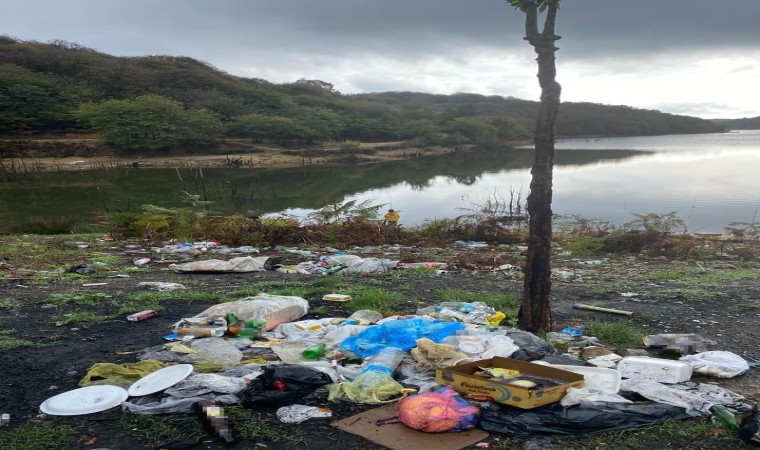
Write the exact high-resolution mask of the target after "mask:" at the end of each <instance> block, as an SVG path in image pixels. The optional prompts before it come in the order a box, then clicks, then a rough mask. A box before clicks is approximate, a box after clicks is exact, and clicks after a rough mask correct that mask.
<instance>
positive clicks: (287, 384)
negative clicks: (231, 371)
mask: <svg viewBox="0 0 760 450" xmlns="http://www.w3.org/2000/svg"><path fill="white" fill-rule="evenodd" d="M262 370H263V371H264V373H262V374H261V375H260V376H259V377H258V378H256V379H255V380H253V381H251V382H250V383H248V386H247V387H246V388H245V389H244V390H243V391H241V392H240V393H239V394H238V396H239V397H240V400H241V402H242V403H243V404H244V405H246V406H256V405H260V406H287V405H291V404H294V403H296V402H297V401H298V400H300V399H302V398H303V397H306V396H307V395H309V394H311V393H312V392H314V391H315V390H316V389H317V388H319V387H321V386H325V385H327V384H331V383H332V382H333V381H332V378H330V376H329V375H327V374H326V373H323V372H320V371H319V370H316V369H313V368H310V367H304V366H298V365H293V364H278V365H269V366H264V367H263V368H262Z"/></svg>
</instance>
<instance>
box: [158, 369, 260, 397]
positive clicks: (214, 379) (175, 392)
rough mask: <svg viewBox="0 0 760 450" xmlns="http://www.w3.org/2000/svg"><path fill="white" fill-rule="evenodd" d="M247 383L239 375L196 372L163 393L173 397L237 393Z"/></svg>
mask: <svg viewBox="0 0 760 450" xmlns="http://www.w3.org/2000/svg"><path fill="white" fill-rule="evenodd" d="M246 386H247V383H246V382H245V380H243V379H242V378H240V377H230V376H224V375H219V374H217V373H197V374H193V375H190V376H189V377H187V378H185V379H184V380H182V381H180V382H179V383H177V384H175V385H174V386H172V387H170V388H168V389H166V391H164V393H165V394H166V395H171V396H173V397H180V398H185V397H199V396H201V395H203V394H208V393H210V392H217V393H220V394H237V393H238V392H240V391H242V390H243V389H245V387H246Z"/></svg>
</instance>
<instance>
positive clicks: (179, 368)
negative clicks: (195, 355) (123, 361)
mask: <svg viewBox="0 0 760 450" xmlns="http://www.w3.org/2000/svg"><path fill="white" fill-rule="evenodd" d="M191 373H193V365H192V364H177V365H176V366H169V367H164V368H163V369H159V370H157V371H155V372H153V373H149V374H148V375H146V376H144V377H142V378H140V379H139V380H137V381H135V382H134V383H133V384H132V386H130V387H129V389H127V392H128V393H129V395H130V396H132V397H137V396H140V395H148V394H153V393H155V392H158V391H163V390H164V389H166V388H169V387H172V386H174V385H175V384H177V383H179V382H180V381H182V380H184V379H185V378H187V377H188V376H189V375H190V374H191Z"/></svg>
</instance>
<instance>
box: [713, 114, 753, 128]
mask: <svg viewBox="0 0 760 450" xmlns="http://www.w3.org/2000/svg"><path fill="white" fill-rule="evenodd" d="M713 122H715V123H717V124H718V125H721V126H723V127H725V128H727V129H729V130H760V117H745V118H743V119H713Z"/></svg>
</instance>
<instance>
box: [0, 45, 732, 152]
mask: <svg viewBox="0 0 760 450" xmlns="http://www.w3.org/2000/svg"><path fill="white" fill-rule="evenodd" d="M261 63H262V64H266V62H265V61H264V62H261ZM0 86H2V87H3V88H2V89H0V104H1V105H2V108H0V135H2V136H6V137H18V136H25V135H26V136H29V135H38V134H45V135H50V134H52V133H62V132H66V133H69V134H70V133H78V132H81V133H95V134H97V135H98V136H99V137H100V138H102V140H103V141H104V142H107V143H108V144H110V145H111V146H112V147H113V148H115V149H118V150H120V151H123V152H134V153H137V152H140V151H143V150H150V149H160V148H187V149H188V150H190V149H197V148H212V147H214V146H215V145H217V144H218V142H219V140H220V139H222V138H225V137H227V138H235V137H236V138H245V139H250V140H251V141H253V142H273V143H277V144H281V145H290V146H297V147H304V146H309V145H313V144H318V143H321V142H326V141H345V140H352V141H361V142H377V141H396V140H413V141H414V142H415V144H416V145H420V146H425V145H446V146H456V145H462V144H476V145H500V144H503V143H504V142H506V141H508V140H513V139H523V138H526V137H529V136H530V135H531V130H532V127H533V117H534V116H535V114H536V111H537V108H538V103H537V102H534V101H527V100H519V99H515V98H504V97H500V96H483V95H478V94H454V95H432V94H423V93H413V92H385V93H375V94H360V95H344V94H341V93H340V92H337V91H336V90H335V89H334V88H333V86H332V84H330V83H329V82H325V81H320V80H307V79H301V80H298V81H295V82H293V83H284V84H277V83H271V82H268V81H265V80H261V79H254V78H242V77H237V76H233V75H230V74H227V73H225V72H223V71H221V70H218V69H216V68H214V67H213V66H211V65H209V64H207V63H204V62H201V61H196V60H194V59H192V58H187V57H176V56H144V57H115V56H111V55H107V54H104V53H100V52H98V51H95V50H92V49H89V48H85V47H82V46H79V45H77V44H72V43H69V42H63V41H54V42H49V43H39V42H29V41H21V40H17V39H15V38H12V37H8V36H4V37H0ZM723 130H724V127H723V126H722V125H720V124H717V123H715V122H711V121H707V120H701V119H697V118H693V117H688V116H678V115H672V114H665V113H660V112H658V111H648V110H640V109H634V108H630V107H626V106H607V105H600V104H591V103H563V105H562V108H561V113H560V117H559V120H558V124H557V134H558V135H561V136H580V135H585V136H588V135H600V136H623V135H654V134H672V133H702V132H719V131H723Z"/></svg>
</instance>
